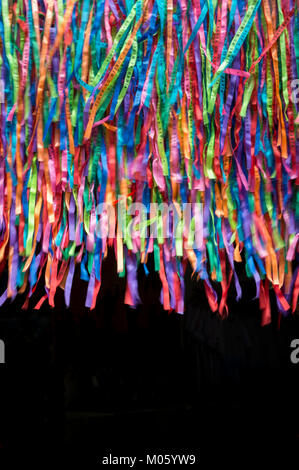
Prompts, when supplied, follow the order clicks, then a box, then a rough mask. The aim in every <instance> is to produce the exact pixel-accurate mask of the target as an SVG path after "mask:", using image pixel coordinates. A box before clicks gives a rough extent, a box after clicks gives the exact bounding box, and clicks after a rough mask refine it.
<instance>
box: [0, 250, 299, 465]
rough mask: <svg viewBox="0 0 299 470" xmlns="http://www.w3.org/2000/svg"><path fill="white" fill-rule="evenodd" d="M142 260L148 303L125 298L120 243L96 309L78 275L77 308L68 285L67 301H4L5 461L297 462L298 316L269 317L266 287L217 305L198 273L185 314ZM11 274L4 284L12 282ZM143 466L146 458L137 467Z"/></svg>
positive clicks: (1, 397) (0, 314)
mask: <svg viewBox="0 0 299 470" xmlns="http://www.w3.org/2000/svg"><path fill="white" fill-rule="evenodd" d="M148 268H149V270H150V274H149V275H148V276H146V275H145V273H144V270H143V268H142V267H140V268H139V271H138V277H139V286H140V296H141V299H142V301H143V305H142V306H140V307H138V308H137V309H136V310H134V309H131V308H129V307H126V306H125V305H124V304H123V299H124V291H125V279H119V278H118V277H117V275H116V267H115V260H114V257H113V254H112V253H110V255H109V257H108V259H107V260H105V262H104V267H103V274H104V275H103V284H102V288H101V291H100V295H99V299H98V302H97V307H96V309H95V310H94V311H89V310H88V309H86V308H85V307H84V302H85V296H86V289H87V285H86V283H85V282H84V281H81V280H80V279H79V272H78V273H76V276H75V279H74V284H73V291H72V297H71V307H70V308H69V309H66V308H65V305H64V299H63V291H62V290H61V289H58V291H57V294H56V297H55V308H54V309H51V308H49V306H48V305H47V304H46V302H45V303H44V305H43V306H42V308H41V309H40V310H39V311H37V310H34V308H33V307H34V306H35V304H36V302H37V301H38V300H39V298H40V297H41V295H43V293H44V292H43V290H42V287H40V289H39V291H38V292H36V293H34V295H33V296H32V299H31V301H30V304H29V308H28V310H22V308H21V306H22V304H23V303H24V300H25V297H24V296H21V297H20V298H16V299H15V300H14V301H13V302H12V303H9V301H7V302H6V303H5V305H4V306H3V307H2V308H1V309H0V338H1V339H3V340H4V341H5V345H6V364H4V365H2V364H1V365H0V412H1V415H0V457H2V458H6V457H9V459H10V460H9V461H10V462H12V460H11V459H14V458H20V459H21V461H22V462H24V463H32V462H33V461H34V460H37V461H38V462H39V463H45V462H48V461H49V460H53V462H54V463H57V464H58V463H61V462H62V460H63V461H64V463H67V464H71V463H73V462H76V463H78V462H80V463H82V464H83V465H84V467H83V468H88V467H91V466H94V465H95V466H98V462H99V460H100V459H101V457H102V456H104V455H108V454H109V453H111V454H113V455H122V456H135V455H137V456H140V457H141V458H142V456H144V455H146V453H162V454H167V453H184V454H191V453H193V454H195V455H196V456H197V465H196V466H197V467H201V468H206V467H208V466H209V467H210V466H211V465H216V464H221V465H223V464H232V463H237V464H238V465H240V466H243V465H244V464H245V463H248V462H250V463H251V464H254V465H259V464H267V465H270V464H274V463H275V464H276V465H281V466H283V468H288V466H289V465H293V463H296V462H297V463H298V457H299V364H297V365H295V364H292V363H291V361H290V353H291V349H290V343H291V341H292V339H294V338H299V321H298V320H299V317H298V315H297V314H295V315H290V316H289V317H288V318H283V319H282V321H281V326H280V330H278V328H277V312H276V309H275V300H274V298H273V296H272V292H271V296H272V297H271V300H272V304H273V305H272V306H273V308H272V318H273V321H272V323H271V325H268V326H266V327H261V326H260V321H261V313H260V311H259V308H258V301H256V300H252V299H253V298H254V296H255V285H254V283H252V282H251V281H249V280H248V279H245V278H243V276H242V272H243V270H244V267H242V266H241V267H239V274H240V276H241V285H242V288H243V298H242V300H241V301H240V302H238V303H236V301H235V300H234V298H235V291H234V288H233V287H232V288H231V289H230V292H229V308H230V314H229V317H228V318H227V319H226V320H222V319H220V318H219V317H218V316H217V315H216V314H212V313H211V312H210V310H209V306H208V303H207V300H206V298H205V292H204V289H203V286H202V283H201V282H196V281H195V280H193V279H191V273H190V270H189V269H188V270H187V273H186V302H185V303H186V313H185V315H183V316H181V315H178V314H175V313H171V314H168V313H167V312H165V311H163V309H162V307H161V305H160V303H159V295H160V288H161V285H160V281H159V277H158V275H157V274H156V273H154V272H153V266H152V262H151V260H150V261H149V264H148ZM5 281H6V279H5V273H4V275H2V278H1V293H2V292H3V291H4V289H5ZM136 468H137V467H136Z"/></svg>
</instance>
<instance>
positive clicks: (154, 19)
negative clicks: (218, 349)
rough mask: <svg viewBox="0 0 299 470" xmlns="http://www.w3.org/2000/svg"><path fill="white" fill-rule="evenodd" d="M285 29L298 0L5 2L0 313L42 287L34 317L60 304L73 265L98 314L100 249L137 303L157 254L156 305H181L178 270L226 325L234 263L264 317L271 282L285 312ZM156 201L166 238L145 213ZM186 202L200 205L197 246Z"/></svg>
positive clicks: (290, 126) (288, 210)
mask: <svg viewBox="0 0 299 470" xmlns="http://www.w3.org/2000/svg"><path fill="white" fill-rule="evenodd" d="M298 24H299V15H298V2H297V3H296V2H295V0H272V1H271V2H270V1H269V0H248V1H245V0H223V1H220V0H215V1H213V2H212V1H210V0H201V1H198V0H190V1H189V2H187V0H167V1H166V0H137V1H136V2H135V3H134V1H133V0H68V1H66V0H47V1H40V0H17V1H16V2H15V3H12V2H9V1H8V0H2V2H0V87H1V90H0V110H1V119H0V270H1V272H2V271H3V270H4V267H5V265H6V264H7V266H8V284H7V289H6V290H5V292H4V293H2V294H1V297H0V304H1V305H2V304H3V303H4V302H5V301H6V299H13V298H14V297H15V296H16V294H17V293H18V292H19V293H24V292H27V297H26V302H25V304H24V307H27V306H28V302H29V299H30V297H31V295H32V293H33V292H34V291H35V289H36V286H37V283H38V282H39V280H40V278H41V277H44V282H45V294H44V295H43V296H42V298H41V299H40V301H39V302H38V304H37V305H36V308H40V306H41V305H42V303H43V302H44V301H45V300H46V299H48V302H49V304H50V305H52V306H54V302H55V293H56V290H57V288H58V287H61V288H62V289H64V294H65V302H66V305H67V306H69V305H70V299H71V287H72V281H73V278H74V275H75V271H76V269H80V273H81V278H82V279H84V280H86V281H87V282H88V290H87V298H86V306H88V307H89V308H94V307H95V305H96V298H97V294H98V292H99V289H100V285H101V275H102V270H101V266H102V260H103V258H104V257H105V256H106V254H107V249H108V247H109V246H113V247H114V249H115V254H116V258H117V270H118V273H119V275H120V276H125V275H126V276H127V289H126V294H125V302H126V303H127V304H129V305H131V306H133V307H134V306H136V305H137V304H138V303H140V297H139V293H138V282H137V269H138V265H139V264H140V263H142V264H143V265H144V268H145V272H147V268H146V262H147V259H148V255H149V254H150V253H152V254H153V256H154V261H155V270H156V271H157V272H158V273H159V275H160V279H161V283H162V292H161V301H162V303H163V306H164V308H165V309H167V310H175V311H177V312H179V313H183V311H184V269H185V266H186V261H187V260H189V262H190V263H191V265H192V268H193V272H194V274H195V275H196V276H197V277H198V278H199V279H202V280H203V282H204V287H205V292H206V294H207V298H208V301H209V304H210V306H211V309H212V310H213V311H214V312H216V311H218V312H219V314H220V315H222V316H225V315H226V314H227V313H228V305H227V297H228V290H229V289H230V288H231V285H232V284H234V286H235V289H236V294H237V299H239V298H240V296H241V287H240V283H239V280H238V276H237V274H236V270H235V263H237V262H240V261H242V257H243V260H245V265H246V273H247V276H248V277H252V278H253V279H254V280H255V283H256V296H257V297H258V298H259V302H260V308H261V310H262V324H267V323H269V322H270V321H271V311H270V301H269V289H270V288H271V286H273V290H274V292H275V294H276V298H277V306H278V309H279V312H280V313H281V314H284V315H285V314H287V313H288V312H290V311H293V312H294V311H295V309H296V305H297V299H298V291H299V288H298V279H299V277H298V269H297V260H298V240H299V234H298V223H299V192H298V182H299V171H298V155H299V143H298V138H297V137H298V103H299V95H298V93H297V92H296V87H297V88H298V83H299V82H298V71H299V28H298ZM105 203H106V204H110V205H111V207H114V208H117V211H116V217H115V219H114V220H113V223H114V228H115V230H114V232H113V230H111V231H110V229H111V218H109V214H108V213H107V210H106V209H105ZM163 203H164V204H166V205H170V204H173V207H174V211H173V212H172V213H171V215H170V218H169V221H168V225H169V227H170V231H171V236H170V237H168V238H166V239H165V238H163V236H162V232H163V227H164V225H165V217H164V215H163V213H161V211H159V210H158V211H153V209H152V208H153V207H155V205H159V204H163ZM187 203H189V204H191V205H192V204H195V203H200V204H201V207H202V218H203V225H202V230H201V233H200V235H201V237H202V242H201V243H200V244H199V245H198V244H197V245H196V246H195V244H194V236H193V235H192V233H193V231H194V227H195V226H196V223H197V221H196V220H197V219H196V214H195V212H194V211H193V209H192V210H191V213H190V220H189V224H187V225H186V224H184V222H183V219H182V212H183V211H182V209H183V207H184V204H187ZM138 204H142V207H143V208H145V210H140V211H139V213H138V215H136V211H135V209H136V207H137V206H138ZM137 212H138V211H137ZM153 225H156V233H154V231H151V228H152V227H153ZM103 233H104V236H103ZM114 233H116V237H114ZM296 256H297V258H296ZM232 280H233V283H232V282H231V281H232ZM211 281H218V282H219V283H220V285H221V289H222V295H221V298H219V299H218V298H217V294H216V292H215V290H214V289H213V286H212V283H211Z"/></svg>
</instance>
